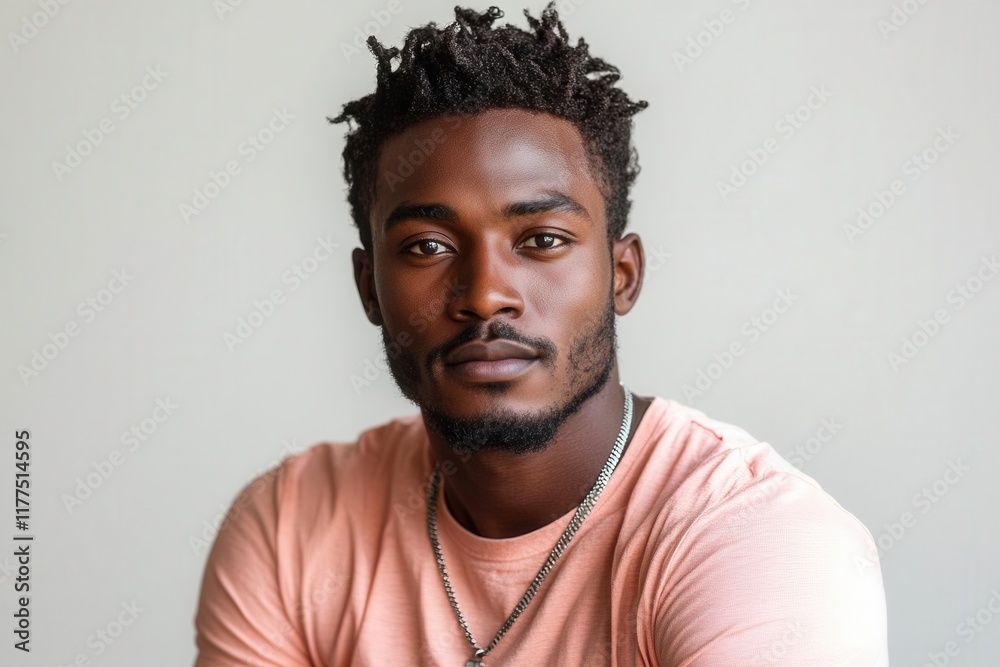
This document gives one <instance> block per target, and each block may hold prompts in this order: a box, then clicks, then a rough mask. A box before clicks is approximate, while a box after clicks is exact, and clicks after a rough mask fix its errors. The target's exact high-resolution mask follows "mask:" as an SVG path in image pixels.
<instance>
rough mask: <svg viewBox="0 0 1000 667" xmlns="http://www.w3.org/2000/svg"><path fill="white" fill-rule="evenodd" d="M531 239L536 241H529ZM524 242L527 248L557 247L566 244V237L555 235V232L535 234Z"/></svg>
mask: <svg viewBox="0 0 1000 667" xmlns="http://www.w3.org/2000/svg"><path fill="white" fill-rule="evenodd" d="M532 239H534V240H535V241H536V243H535V244H534V245H533V244H531V243H529V242H530V241H531V240H532ZM525 244H526V245H527V246H528V247H529V248H542V249H548V248H558V247H559V246H563V245H566V239H564V238H562V237H561V236H556V235H555V234H535V235H534V236H532V237H530V238H529V239H528V240H527V241H525Z"/></svg>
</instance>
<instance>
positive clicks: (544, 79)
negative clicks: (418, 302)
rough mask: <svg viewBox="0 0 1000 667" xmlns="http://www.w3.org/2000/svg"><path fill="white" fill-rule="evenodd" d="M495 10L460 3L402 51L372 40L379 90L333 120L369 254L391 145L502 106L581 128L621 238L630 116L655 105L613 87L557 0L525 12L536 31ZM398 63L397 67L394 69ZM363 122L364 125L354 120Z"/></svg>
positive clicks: (632, 169)
mask: <svg viewBox="0 0 1000 667" xmlns="http://www.w3.org/2000/svg"><path fill="white" fill-rule="evenodd" d="M503 15H504V14H503V12H502V11H501V10H500V9H499V8H497V7H490V8H489V9H488V10H486V11H485V12H483V13H479V12H476V11H475V10H472V9H466V8H462V7H455V19H456V20H455V21H454V22H453V23H451V24H449V25H448V26H446V27H445V28H443V29H439V28H438V27H437V24H435V23H433V22H430V23H428V24H427V25H425V26H421V27H416V28H413V29H411V30H410V32H409V33H407V35H406V37H405V41H404V44H403V48H402V50H400V49H398V48H396V47H392V48H388V49H387V48H385V47H384V46H382V44H380V43H379V41H378V40H377V39H376V38H375V36H374V35H371V36H369V37H368V40H367V43H368V48H369V49H370V50H371V52H372V54H373V55H374V56H375V57H376V58H377V59H378V65H377V76H376V80H377V86H376V90H375V92H374V93H371V94H369V95H366V96H364V97H362V98H360V99H358V100H354V101H352V102H348V103H346V104H344V107H343V111H342V112H341V114H340V115H339V116H337V117H336V118H329V117H328V118H327V120H328V121H330V122H331V123H340V122H343V121H347V122H348V129H349V131H348V133H347V140H346V145H345V147H344V153H343V157H344V179H345V181H346V182H347V184H348V186H349V191H348V195H347V201H348V203H349V204H350V205H351V216H352V218H353V219H354V224H355V225H356V226H357V227H358V232H359V235H360V237H361V243H362V245H363V246H364V248H365V249H366V250H368V251H371V243H372V234H371V222H370V211H371V208H372V205H373V204H374V201H375V189H376V182H377V178H378V175H377V171H378V162H379V154H380V149H381V147H382V144H383V142H384V141H385V140H386V139H387V138H389V137H391V136H393V135H395V134H398V133H400V132H403V131H404V130H406V129H407V128H408V127H410V126H412V125H414V124H416V123H418V122H421V121H423V120H426V119H429V118H433V117H437V116H443V115H451V114H475V113H479V112H483V111H486V110H488V109H496V108H511V107H517V108H523V109H528V110H533V111H544V112H548V113H550V114H553V115H555V116H557V117H560V118H564V119H566V120H569V121H571V122H572V123H574V124H575V125H576V127H577V128H578V129H579V130H580V133H581V135H582V136H583V139H584V144H585V148H586V150H587V153H588V157H589V158H590V164H591V168H592V171H593V173H594V175H595V178H596V180H597V181H598V182H599V184H600V186H601V190H602V193H603V195H604V199H605V214H606V217H607V220H608V230H607V231H608V242H609V244H610V243H611V242H612V241H613V240H614V239H616V238H619V237H620V236H621V234H622V233H623V231H624V229H625V225H626V221H627V218H628V212H629V208H630V205H631V202H630V201H629V198H628V191H629V189H630V188H631V186H632V183H633V182H634V181H635V177H636V176H637V175H638V173H639V164H638V155H637V153H636V151H635V149H634V148H633V147H632V145H631V134H632V116H633V115H634V114H635V113H637V112H639V111H641V110H642V109H645V108H646V107H647V106H648V104H649V103H648V102H645V101H639V102H633V101H631V100H630V99H629V98H628V96H627V95H626V94H625V93H624V91H622V90H620V89H618V88H615V86H614V84H615V82H617V81H618V79H620V78H621V74H620V72H619V70H618V68H617V67H615V66H613V65H610V64H608V63H607V62H605V61H604V60H602V59H601V58H597V57H594V56H591V55H590V54H589V53H588V47H587V43H586V42H585V41H584V40H583V38H582V37H581V38H580V39H579V41H578V42H577V45H576V46H571V45H570V44H569V41H568V35H567V33H566V29H565V28H564V27H563V25H562V22H561V21H560V20H559V16H558V13H557V12H556V10H555V2H554V1H553V2H550V3H549V4H548V6H547V7H546V8H545V9H544V10H543V11H542V15H541V20H538V19H536V18H533V17H532V16H531V14H530V13H529V12H528V10H527V9H525V10H524V15H525V16H526V17H527V19H528V25H529V26H530V28H531V30H530V31H525V30H523V29H521V28H518V27H517V26H514V25H511V24H509V23H508V24H506V25H505V26H503V27H500V28H496V29H494V28H493V27H492V25H493V22H494V21H495V20H497V19H498V18H500V17H502V16H503ZM396 57H399V58H400V64H399V66H398V67H397V68H396V69H395V70H393V69H392V66H391V63H392V60H393V59H394V58H396ZM352 120H353V121H355V122H357V125H358V127H357V129H354V128H352V126H351V121H352Z"/></svg>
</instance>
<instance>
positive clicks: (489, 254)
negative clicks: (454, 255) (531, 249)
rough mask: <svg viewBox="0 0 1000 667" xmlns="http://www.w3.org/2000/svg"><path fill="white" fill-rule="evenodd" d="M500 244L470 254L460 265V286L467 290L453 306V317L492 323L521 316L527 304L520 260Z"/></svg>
mask: <svg viewBox="0 0 1000 667" xmlns="http://www.w3.org/2000/svg"><path fill="white" fill-rule="evenodd" d="M501 245H502V244H500V243H495V244H490V245H487V244H486V243H485V242H484V243H480V244H477V245H476V247H474V248H469V249H468V250H466V252H465V254H464V255H462V256H460V257H459V258H458V261H457V262H456V267H455V270H456V273H457V275H456V278H455V280H456V282H458V284H459V285H460V286H462V287H463V288H464V289H462V290H461V293H460V295H459V296H458V297H457V298H456V299H454V300H453V301H452V302H451V303H450V304H449V310H450V312H449V315H451V317H452V318H454V319H456V320H459V321H469V320H474V319H479V320H484V321H488V320H490V319H491V318H493V317H494V316H496V315H501V314H502V315H507V316H508V317H510V318H517V317H520V316H521V313H522V312H523V310H524V301H523V299H522V297H521V293H520V290H519V289H518V288H517V277H518V275H519V272H518V269H517V257H516V256H515V255H514V251H513V250H511V249H509V248H508V249H507V250H506V252H505V251H504V250H503V249H502V248H501Z"/></svg>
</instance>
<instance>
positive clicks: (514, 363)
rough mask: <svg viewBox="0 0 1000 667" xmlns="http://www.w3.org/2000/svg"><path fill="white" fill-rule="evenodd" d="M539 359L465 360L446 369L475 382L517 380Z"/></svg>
mask: <svg viewBox="0 0 1000 667" xmlns="http://www.w3.org/2000/svg"><path fill="white" fill-rule="evenodd" d="M537 361H538V359H496V360H494V361H465V362H462V363H460V364H454V365H446V366H445V369H446V370H447V371H449V372H451V373H454V374H455V375H457V376H458V377H460V378H463V379H466V380H471V381H473V382H506V381H508V380H515V379H517V378H518V377H520V376H521V375H523V374H524V373H526V372H527V371H528V370H529V369H530V368H531V367H532V366H534V365H535V362H537Z"/></svg>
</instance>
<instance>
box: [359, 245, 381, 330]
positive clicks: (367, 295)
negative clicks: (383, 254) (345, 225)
mask: <svg viewBox="0 0 1000 667" xmlns="http://www.w3.org/2000/svg"><path fill="white" fill-rule="evenodd" d="M351 261H352V262H353V263H354V282H355V283H356V284H357V286H358V295H359V296H360V297H361V305H362V306H363V307H364V309H365V315H366V316H367V317H368V321H369V322H371V323H372V324H374V325H376V326H382V324H383V322H382V308H381V307H380V306H379V303H378V294H376V292H375V268H374V266H373V265H372V261H371V257H370V256H369V255H368V253H367V252H366V251H365V250H362V249H361V248H355V249H354V252H353V253H351Z"/></svg>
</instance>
